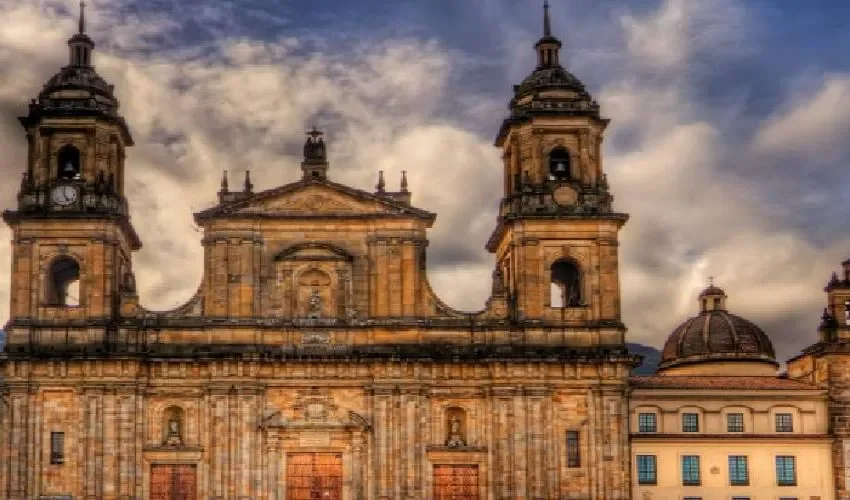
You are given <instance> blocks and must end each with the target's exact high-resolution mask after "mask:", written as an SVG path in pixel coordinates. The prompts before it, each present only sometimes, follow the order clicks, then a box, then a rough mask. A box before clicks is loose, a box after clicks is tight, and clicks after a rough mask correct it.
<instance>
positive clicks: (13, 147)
mask: <svg viewBox="0 0 850 500" xmlns="http://www.w3.org/2000/svg"><path fill="white" fill-rule="evenodd" d="M490 3H492V2H490ZM482 4H484V5H486V3H484V2H482ZM175 5H176V6H175V7H174V8H175V9H176V10H175V11H174V12H165V13H156V12H153V13H144V15H145V17H144V21H145V22H143V23H140V22H139V20H140V19H141V17H140V16H142V13H140V12H142V11H141V10H140V9H138V8H137V7H138V5H137V4H134V3H133V2H115V3H110V4H109V5H108V6H103V8H101V6H100V5H98V8H96V9H92V12H93V14H92V22H91V24H92V26H91V29H90V31H91V32H92V33H93V36H94V37H95V39H96V40H97V41H98V42H99V45H98V50H97V51H96V56H95V57H96V64H97V66H98V71H99V72H100V73H101V75H103V76H104V77H105V78H106V79H107V80H109V81H110V82H111V83H114V84H115V85H116V91H117V93H118V95H119V98H120V99H121V102H122V113H123V114H124V115H125V116H126V118H127V120H128V121H129V123H130V126H131V129H132V131H133V134H134V137H135V139H136V143H137V146H136V147H134V148H132V149H131V150H130V151H129V158H128V171H127V175H128V194H129V195H130V197H131V198H130V200H131V210H132V215H133V221H134V223H135V225H136V227H137V229H138V231H139V233H140V234H141V236H142V239H143V240H144V243H145V248H144V249H143V250H142V251H141V252H139V253H138V255H136V256H135V265H136V271H137V279H138V282H139V287H140V291H141V296H142V301H143V303H144V304H145V305H147V306H149V307H154V308H164V307H170V306H173V305H176V304H177V303H179V302H182V301H183V300H185V299H186V298H188V297H189V295H190V294H191V293H192V292H193V291H194V290H195V289H196V287H197V285H198V283H199V281H200V278H201V272H202V248H201V246H200V243H199V240H200V237H201V235H200V234H199V233H198V232H196V231H195V230H194V226H193V221H192V218H191V214H192V212H193V211H196V210H200V209H203V208H206V207H208V206H210V205H211V204H212V203H213V202H214V201H215V192H216V191H217V190H218V183H219V179H220V175H221V171H222V170H223V169H227V170H228V171H229V172H230V181H231V185H239V183H240V182H241V178H242V176H243V175H244V171H245V170H251V173H252V178H253V180H254V182H255V183H256V185H257V189H265V188H270V187H273V186H277V185H280V184H283V183H285V182H291V181H293V180H295V179H297V178H298V176H299V175H300V171H299V168H298V163H299V161H300V147H301V144H302V141H303V135H302V134H303V129H304V128H305V127H307V126H309V125H311V124H312V123H314V122H315V121H318V122H319V124H320V125H321V126H322V127H323V128H325V129H327V131H328V133H329V137H328V140H329V156H330V162H331V170H330V175H331V177H332V178H333V179H334V180H338V181H340V182H343V183H346V184H349V185H352V186H355V187H359V188H363V189H367V190H368V189H372V187H373V186H374V184H375V180H376V175H377V171H378V170H384V171H385V175H386V178H387V183H388V185H389V187H394V185H395V183H397V182H398V179H399V178H400V175H401V171H403V170H404V171H407V172H408V177H409V180H410V186H411V190H412V191H413V203H414V204H415V205H417V206H420V207H422V208H425V209H427V210H431V211H434V212H436V213H437V214H438V218H437V223H436V225H435V226H434V228H433V230H432V231H431V233H430V234H429V238H430V246H429V277H430V280H431V282H432V284H433V285H434V287H435V289H436V291H437V292H438V294H439V295H440V296H441V298H443V299H444V300H445V301H446V302H447V303H448V304H449V305H451V306H453V307H457V308H461V309H470V310H473V309H478V308H480V307H481V306H482V305H483V303H484V300H485V299H486V298H487V295H488V293H489V289H490V273H491V270H492V264H493V263H492V256H491V255H489V254H488V253H487V252H486V251H485V250H484V249H483V245H484V243H485V242H486V239H487V236H488V235H489V233H490V231H491V230H492V228H493V227H494V226H495V223H496V214H497V202H498V199H499V197H500V196H501V176H502V173H501V162H500V160H499V151H498V150H496V149H495V148H493V147H492V133H493V132H494V131H495V129H496V128H497V126H498V124H499V123H500V121H501V119H502V118H503V117H504V113H505V112H506V110H505V104H506V102H507V101H508V99H509V97H510V96H509V95H507V89H508V88H509V87H507V85H506V86H505V91H504V93H501V94H499V95H498V96H495V97H494V95H493V94H492V93H488V91H486V90H481V89H479V88H478V86H477V85H476V84H477V83H479V82H482V81H491V80H494V81H498V82H501V81H502V80H507V79H510V80H512V81H513V82H514V83H519V80H521V79H522V78H523V77H524V76H525V75H526V74H527V72H529V71H531V69H532V68H533V65H534V62H535V60H534V54H533V51H532V49H531V45H532V43H533V40H534V39H536V38H537V37H538V36H539V18H538V15H539V13H535V14H534V16H535V17H534V19H535V21H534V23H525V22H524V21H521V20H522V19H524V18H523V17H517V16H513V15H512V12H515V11H514V10H512V9H520V10H521V11H522V12H523V13H524V12H525V9H522V8H519V7H515V6H514V4H513V3H510V2H497V3H496V5H495V7H494V8H493V9H490V10H486V11H485V12H484V13H481V14H476V12H477V10H478V9H469V11H464V12H465V15H470V16H473V15H482V16H490V18H488V20H490V21H493V22H492V26H493V30H494V31H495V32H498V37H496V38H497V39H500V40H505V42H504V44H503V46H500V47H498V48H496V49H494V50H495V51H496V52H501V55H502V56H503V58H502V59H501V60H500V61H495V62H494V60H492V59H487V60H484V61H481V60H477V54H469V53H463V52H462V51H459V50H457V49H452V48H449V47H446V46H445V45H444V44H443V43H442V42H441V41H434V40H422V39H413V38H399V37H396V36H387V37H384V38H377V37H375V36H370V34H358V33H347V34H335V35H329V37H332V36H337V38H328V39H325V40H322V39H321V36H318V35H313V36H308V35H303V34H299V33H296V32H286V33H284V34H283V35H280V36H277V37H276V38H267V39H263V40H260V39H256V38H249V37H247V36H246V35H245V33H246V32H249V31H250V30H249V29H245V26H241V25H238V22H239V21H238V20H233V19H231V18H230V17H228V16H219V15H217V14H216V12H214V11H205V13H204V16H205V19H207V21H208V28H207V29H208V30H209V31H208V32H207V33H206V36H205V37H200V40H199V41H197V42H194V41H193V43H192V44H190V45H185V44H183V43H181V40H182V39H181V37H183V36H185V33H183V31H185V26H187V25H188V24H191V23H190V20H189V18H188V17H186V18H184V17H181V16H190V15H191V12H188V11H183V10H180V9H181V8H182V7H180V5H179V4H175ZM630 5H632V4H631V3H629V2H623V3H622V4H620V5H615V6H614V7H612V8H611V9H610V10H608V11H606V12H607V14H606V16H603V17H600V16H599V15H598V14H594V16H596V17H594V18H593V19H594V22H595V23H596V24H593V23H590V24H589V23H585V22H583V18H581V17H580V15H577V14H576V13H575V12H567V11H564V12H561V11H560V10H558V12H556V15H557V16H561V17H559V18H557V19H556V23H555V25H556V26H571V28H570V33H569V36H570V37H572V39H573V40H582V43H583V45H581V46H577V45H575V44H572V45H571V44H569V43H565V51H566V52H567V53H566V54H565V57H564V60H565V61H568V63H569V66H570V69H571V70H573V71H574V72H575V73H576V74H577V76H579V77H580V78H582V80H584V81H586V82H593V81H599V82H602V83H601V85H596V86H593V87H591V88H590V90H591V91H592V92H593V94H594V95H595V96H596V97H597V98H598V99H599V101H600V103H601V104H602V108H603V112H604V114H605V115H606V116H610V117H611V118H613V121H612V124H611V126H610V127H609V129H608V133H607V134H608V135H607V138H606V141H605V157H604V158H605V164H604V168H605V170H606V171H607V172H608V173H609V176H610V180H611V185H612V192H613V194H614V196H615V207H616V208H617V209H619V210H622V211H625V212H628V213H630V214H631V220H630V221H629V223H628V224H627V225H626V226H625V228H624V229H623V232H622V238H621V245H620V247H619V248H620V252H621V265H620V270H621V281H622V292H623V297H622V299H623V300H622V303H623V308H624V321H625V322H626V324H627V325H629V327H630V332H629V336H630V339H632V340H638V341H643V342H646V343H648V344H651V345H656V346H660V345H661V344H662V343H663V341H664V338H665V337H666V335H667V333H668V332H669V331H671V330H672V328H673V327H674V326H675V325H676V324H678V323H679V322H681V321H683V320H685V319H686V318H687V317H688V316H690V315H693V314H695V313H696V311H697V307H696V295H697V294H698V292H699V290H700V289H701V288H702V287H703V286H704V285H705V283H706V280H707V278H708V276H710V275H713V276H715V277H716V279H717V282H718V284H720V285H721V286H723V287H724V288H725V289H726V291H727V292H728V293H729V296H730V301H729V305H730V308H731V310H732V312H735V313H738V314H740V315H742V316H745V317H749V318H751V319H753V320H754V321H756V322H757V323H758V324H760V325H761V326H762V327H764V328H765V330H766V331H767V332H768V334H770V335H771V337H772V338H773V340H774V342H775V344H776V345H777V350H778V351H779V354H780V357H783V356H787V355H790V354H792V353H793V352H794V351H796V350H798V349H799V348H801V347H803V346H804V345H806V344H808V343H811V342H813V341H814V340H815V333H814V328H815V326H816V323H817V317H818V311H819V310H820V307H821V304H822V303H823V297H822V294H821V292H820V289H821V287H822V285H823V282H824V281H825V280H826V279H827V278H828V276H829V273H830V272H831V270H832V268H833V267H835V266H836V265H837V263H838V262H839V261H841V260H843V258H846V255H842V253H843V252H845V251H846V248H847V247H848V245H850V240H848V238H846V237H843V236H840V235H841V234H843V233H841V232H840V231H838V230H829V228H828V227H827V228H821V229H822V230H823V231H824V232H825V233H828V234H829V238H821V239H816V238H813V237H812V232H813V229H811V228H808V227H805V226H803V225H797V224H795V223H794V221H793V220H791V218H790V216H789V213H793V212H794V210H792V209H791V208H789V206H790V203H789V202H787V201H786V199H785V198H782V197H784V196H787V192H785V191H781V192H778V191H774V189H775V188H776V186H775V181H776V179H777V178H782V179H785V182H787V184H788V185H794V186H795V189H797V192H795V193H793V194H794V196H798V197H799V198H800V199H810V200H811V199H820V200H827V201H828V200H829V197H828V196H827V197H824V195H823V193H821V192H819V191H817V190H816V189H815V187H813V186H811V185H809V184H806V183H805V182H802V181H803V180H804V179H803V177H804V175H803V174H801V173H800V172H803V171H806V169H807V168H809V167H811V165H812V164H813V162H816V161H818V160H817V158H822V157H821V156H819V155H818V154H817V152H816V151H819V149H818V148H821V149H824V148H826V149H829V148H832V149H840V147H841V145H842V144H843V139H841V137H840V132H841V131H842V130H846V127H847V123H848V122H847V120H846V117H847V116H846V114H845V113H842V110H844V109H850V108H848V107H847V94H848V90H847V89H848V84H847V77H846V76H842V75H837V74H833V75H831V76H825V77H824V79H823V86H822V88H818V89H815V91H813V92H811V93H809V94H799V95H797V94H794V95H792V96H791V97H790V98H789V102H788V103H786V105H784V106H783V107H782V108H781V111H779V112H777V113H776V114H773V115H771V116H768V117H766V118H765V117H762V118H763V122H764V123H763V125H762V127H761V129H759V130H758V131H757V132H756V133H755V135H754V136H753V137H750V136H742V135H741V134H736V133H735V132H734V130H736V129H734V128H733V127H729V126H728V124H726V123H723V122H721V121H718V119H717V117H723V116H727V117H736V116H738V113H737V110H736V109H733V108H734V106H735V105H736V104H737V101H735V102H729V103H728V104H723V103H721V104H720V107H721V108H722V107H724V106H726V107H728V108H729V109H727V110H722V109H717V107H718V105H717V104H716V103H714V104H712V105H711V106H709V105H707V104H706V103H705V102H704V100H702V99H701V98H700V95H701V91H704V89H700V88H699V87H698V85H699V83H698V82H696V81H694V79H691V78H689V76H690V75H691V74H692V71H693V69H694V66H695V65H707V64H708V63H709V62H711V63H713V64H717V65H720V66H722V64H721V63H720V62H718V61H724V60H731V59H735V58H738V57H740V55H741V54H742V53H752V52H754V51H757V50H758V49H759V47H758V46H757V43H756V42H755V41H754V40H753V39H752V30H751V29H749V28H751V19H752V17H753V16H752V13H751V12H750V11H748V10H747V8H746V6H747V4H745V3H744V2H743V1H742V0H717V1H716V2H710V3H709V2H696V1H685V0H663V1H660V2H658V3H657V4H655V5H654V6H653V7H654V8H652V9H650V10H648V11H645V12H640V13H634V12H633V11H632V10H629V9H630V7H629V6H630ZM72 8H73V5H72V2H71V1H70V0H69V1H67V2H44V3H36V2H35V1H33V2H18V3H6V4H3V5H0V17H2V18H3V19H6V20H7V22H4V23H2V24H0V80H2V81H3V82H4V83H3V84H2V85H0V154H2V155H3V157H4V159H5V160H6V161H5V162H4V163H3V164H2V166H0V173H2V174H4V175H5V176H6V178H9V179H18V178H19V177H18V176H19V175H20V172H22V171H23V170H24V165H25V163H24V162H25V155H26V151H25V145H24V141H23V140H22V134H21V130H20V126H19V125H18V124H17V122H16V120H15V116H17V115H19V114H23V113H25V111H26V104H27V102H28V99H29V98H30V97H34V96H35V95H36V94H37V92H38V90H39V89H40V88H41V85H42V84H43V82H44V81H46V80H47V78H48V77H49V76H50V75H51V74H52V73H53V72H55V71H56V70H57V69H58V68H59V67H60V66H61V65H62V64H64V62H65V58H66V51H65V46H64V44H65V40H66V38H67V36H68V34H70V33H72V32H73V30H74V22H73V19H70V18H68V17H67V12H70V11H71V10H72ZM529 15H530V14H529ZM262 19H263V17H262V16H252V17H250V23H254V24H257V23H262ZM568 20H569V21H570V23H569V24H567V21H568ZM184 21H185V22H184ZM472 21H474V20H470V22H472ZM272 22H273V24H274V25H275V26H276V27H277V26H286V25H287V22H288V20H287V19H285V18H283V17H276V18H274V19H273V21H272ZM599 23H605V24H604V26H603V25H601V24H599ZM137 25H143V27H140V26H137ZM487 25H490V24H487ZM600 29H602V31H604V36H585V35H588V34H591V33H592V32H596V31H599V30H600ZM22 33H23V34H28V35H26V36H22ZM32 33H39V36H38V37H34V36H30V35H31V34H32ZM234 33H235V34H234ZM361 35H362V36H361ZM494 37H495V35H494ZM341 38H345V40H347V41H348V42H347V43H346V44H345V45H340V44H337V43H331V42H330V41H329V40H339V39H341ZM354 40H359V41H357V42H352V41H354ZM576 47H580V48H581V50H578V49H577V48H576ZM579 70H580V71H579ZM506 75H509V77H506ZM11 76H14V78H12V77H11ZM470 82H472V84H471V83H470ZM723 111H728V112H723ZM482 124H489V125H488V126H487V127H486V128H487V131H486V133H485V132H483V131H482V130H483V129H484V128H485V127H484V126H482ZM795 124H797V130H794V129H795ZM799 124H803V126H800V125H799ZM836 134H838V135H836ZM844 137H846V136H844ZM801 152H805V154H799V153H801ZM780 154H792V155H794V156H795V157H796V158H797V162H798V163H799V165H796V166H795V168H794V169H789V168H787V167H783V166H782V165H779V166H778V167H777V169H776V170H775V171H774V172H773V174H772V175H771V176H770V177H766V176H764V175H761V176H759V175H755V174H754V169H753V168H750V165H763V164H769V163H770V161H771V159H772V158H775V155H780ZM818 165H820V168H821V170H824V171H830V172H838V171H840V169H839V168H837V167H836V166H835V164H833V163H830V162H828V161H824V162H822V163H819V164H818ZM798 167H799V168H798ZM835 175H837V174H835ZM16 190H17V180H16V181H15V182H11V183H2V184H0V201H1V202H2V204H3V205H4V206H7V207H9V206H13V205H14V203H15V192H16ZM777 193H780V194H777ZM823 203H826V201H824V202H823ZM812 206H820V205H817V204H814V205H812ZM821 225H823V223H822V222H821ZM0 231H2V232H0V267H2V266H5V267H6V268H7V269H8V268H9V265H8V263H9V245H8V241H9V240H10V235H9V233H8V230H6V229H5V228H4V229H2V230H0ZM8 290H9V277H8V275H7V274H5V273H0V316H5V315H6V310H7V309H6V308H7V307H8Z"/></svg>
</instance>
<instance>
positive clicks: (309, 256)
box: [272, 243, 353, 321]
mask: <svg viewBox="0 0 850 500" xmlns="http://www.w3.org/2000/svg"><path fill="white" fill-rule="evenodd" d="M352 263H353V257H352V256H351V255H350V254H348V253H347V252H345V251H344V250H342V249H339V248H337V247H334V246H331V245H326V244H321V243H308V244H303V245H297V246H294V247H290V248H288V249H286V250H284V251H283V252H281V253H280V254H278V256H277V257H276V258H275V274H276V276H277V279H276V290H275V293H273V294H272V295H273V296H276V297H277V298H278V302H277V303H278V307H277V308H276V311H275V314H276V315H277V316H281V317H285V318H293V319H302V320H316V321H336V320H338V319H343V318H348V317H351V316H352V311H353V300H352V293H353V289H352V283H351V275H352Z"/></svg>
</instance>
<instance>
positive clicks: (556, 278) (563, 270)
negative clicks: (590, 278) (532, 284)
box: [549, 259, 582, 308]
mask: <svg viewBox="0 0 850 500" xmlns="http://www.w3.org/2000/svg"><path fill="white" fill-rule="evenodd" d="M550 271H551V276H552V278H551V279H552V281H551V284H550V287H549V292H550V297H549V298H550V305H551V307H556V308H562V307H578V306H581V304H582V302H581V299H582V297H581V272H580V271H579V268H578V265H576V263H575V262H572V261H570V260H564V259H561V260H557V261H555V262H554V263H553V264H552V267H551V269H550Z"/></svg>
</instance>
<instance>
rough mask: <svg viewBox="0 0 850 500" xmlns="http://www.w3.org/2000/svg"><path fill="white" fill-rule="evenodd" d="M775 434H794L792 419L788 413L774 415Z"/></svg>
mask: <svg viewBox="0 0 850 500" xmlns="http://www.w3.org/2000/svg"><path fill="white" fill-rule="evenodd" d="M776 432H794V419H793V418H792V416H791V414H790V413H777V414H776Z"/></svg>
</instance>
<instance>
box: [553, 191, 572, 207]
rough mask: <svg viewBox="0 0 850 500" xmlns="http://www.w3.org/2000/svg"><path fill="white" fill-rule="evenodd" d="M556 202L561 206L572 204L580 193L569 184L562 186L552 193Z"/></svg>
mask: <svg viewBox="0 0 850 500" xmlns="http://www.w3.org/2000/svg"><path fill="white" fill-rule="evenodd" d="M552 197H553V198H554V199H555V203H557V204H558V205H561V206H572V205H575V204H576V202H577V201H578V193H577V192H576V190H575V189H573V188H571V187H569V186H561V187H559V188H558V189H556V190H555V192H554V193H552Z"/></svg>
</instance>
